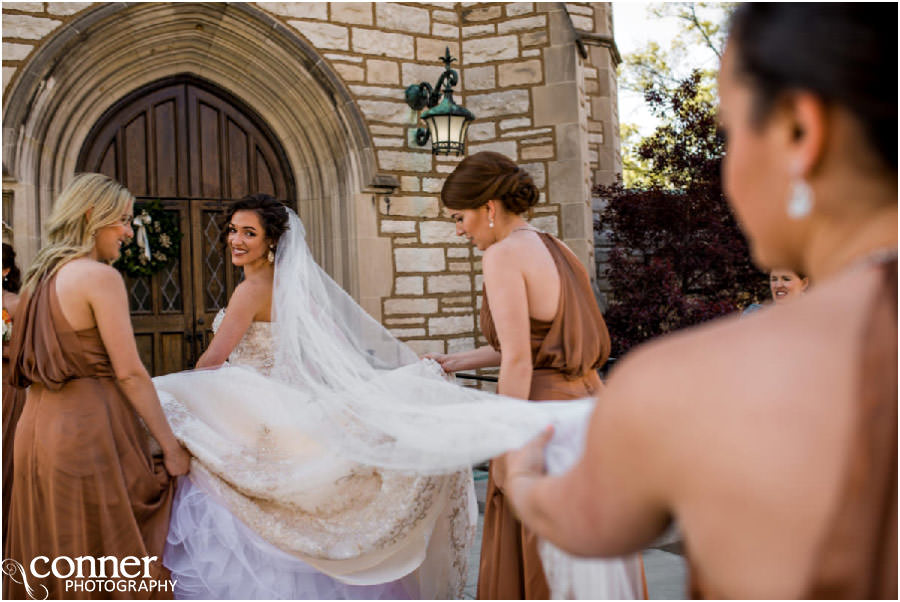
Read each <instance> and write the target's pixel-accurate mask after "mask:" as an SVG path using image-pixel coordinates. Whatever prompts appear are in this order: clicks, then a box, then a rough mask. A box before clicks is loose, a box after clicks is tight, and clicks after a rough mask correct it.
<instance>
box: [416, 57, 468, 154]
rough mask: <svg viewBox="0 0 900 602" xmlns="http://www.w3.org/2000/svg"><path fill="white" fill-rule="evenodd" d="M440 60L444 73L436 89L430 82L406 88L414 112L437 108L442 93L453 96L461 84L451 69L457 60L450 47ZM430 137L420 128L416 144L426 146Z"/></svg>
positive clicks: (428, 133)
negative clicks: (455, 87)
mask: <svg viewBox="0 0 900 602" xmlns="http://www.w3.org/2000/svg"><path fill="white" fill-rule="evenodd" d="M440 60H441V62H442V63H444V72H443V73H441V77H440V78H439V79H438V80H437V84H435V85H434V87H432V86H431V84H429V83H428V82H421V83H418V84H412V85H410V86H409V87H408V88H406V104H408V105H409V106H410V107H411V108H412V109H413V110H414V111H421V110H422V109H425V108H428V109H431V108H433V107H436V106H437V104H438V103H439V102H440V101H441V93H442V92H443V93H449V94H452V93H453V86H455V85H456V84H458V83H459V74H458V73H457V72H456V69H452V68H451V67H450V63H452V62H453V61H455V60H456V59H455V58H454V57H452V56H450V47H449V46H447V47H446V49H445V51H444V56H442V57H440ZM441 86H444V89H443V90H441ZM430 137H431V132H429V131H428V129H426V128H421V127H420V128H419V129H417V130H416V143H418V145H419V146H425V144H426V143H427V142H428V139H429V138H430Z"/></svg>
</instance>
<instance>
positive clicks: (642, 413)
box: [505, 365, 670, 556]
mask: <svg viewBox="0 0 900 602" xmlns="http://www.w3.org/2000/svg"><path fill="white" fill-rule="evenodd" d="M620 368H626V366H624V365H623V366H621V367H620ZM628 372H631V376H630V377H629V376H628ZM635 376H638V374H636V373H635V372H634V371H629V370H623V369H619V370H617V371H616V372H615V373H614V375H613V378H612V379H611V380H610V382H609V383H608V387H607V388H606V389H605V390H604V392H603V393H602V394H601V395H600V398H599V399H598V401H597V405H596V407H595V408H594V412H593V414H592V416H591V421H590V424H589V426H588V432H587V436H586V443H585V450H584V454H583V455H582V457H581V458H580V459H579V461H578V462H577V463H576V464H575V466H573V467H572V468H571V469H570V470H569V471H568V472H566V473H564V474H561V475H559V476H552V477H551V476H547V475H546V472H545V467H544V447H545V446H546V444H547V442H548V441H549V440H550V435H551V434H552V433H550V432H545V433H543V434H542V435H540V436H539V437H538V438H536V439H535V440H534V441H532V442H531V443H529V444H528V445H526V446H525V447H523V448H522V449H520V450H517V451H514V452H510V453H509V454H507V456H506V459H507V475H506V486H505V491H506V493H507V495H508V496H509V499H510V501H511V502H512V504H513V507H514V508H515V510H516V513H517V514H518V515H519V517H520V518H521V520H522V521H523V522H524V523H525V524H526V525H527V526H528V527H529V528H530V529H532V530H533V531H534V532H535V533H537V535H539V536H540V537H543V538H545V539H548V540H549V541H551V542H553V543H554V544H556V545H557V546H559V547H560V548H562V549H563V550H566V551H568V552H571V553H573V554H578V555H585V556H616V555H621V554H625V553H629V552H633V551H635V550H638V549H640V548H641V547H643V546H645V545H647V544H648V543H649V542H651V541H652V540H653V539H654V538H655V537H656V536H658V535H659V534H660V533H661V532H662V531H663V530H664V529H665V527H666V526H667V525H668V523H669V520H670V515H669V512H668V510H667V508H668V504H667V502H666V500H665V499H664V496H663V494H662V492H663V491H665V490H666V488H667V487H666V485H665V483H664V481H663V479H665V478H666V475H665V473H666V471H665V470H660V465H661V462H659V461H658V460H659V459H660V457H659V452H658V451H657V450H660V449H661V447H660V446H658V445H657V442H658V437H656V436H654V435H653V433H654V432H658V431H657V430H656V421H657V417H658V413H657V412H655V411H654V410H653V408H654V407H656V404H653V403H646V401H647V400H644V399H641V397H642V396H641V395H635V394H634V393H635V392H634V391H633V390H631V389H630V386H629V385H625V384H624V383H627V382H628V381H629V380H630V379H631V378H634V377H635ZM660 437H661V435H660Z"/></svg>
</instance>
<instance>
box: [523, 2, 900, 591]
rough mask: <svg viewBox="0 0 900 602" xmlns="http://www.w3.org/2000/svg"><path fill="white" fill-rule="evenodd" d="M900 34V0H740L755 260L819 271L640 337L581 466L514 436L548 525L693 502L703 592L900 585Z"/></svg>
mask: <svg viewBox="0 0 900 602" xmlns="http://www.w3.org/2000/svg"><path fill="white" fill-rule="evenodd" d="M896 40H897V6H896V5H893V4H854V3H846V4H843V3H813V4H809V3H787V2H785V3H778V2H773V3H758V4H756V3H754V4H743V5H741V6H739V7H738V8H737V10H736V12H735V14H734V16H733V21H732V25H731V32H730V34H729V38H728V42H727V45H726V48H725V52H724V54H723V56H722V61H721V65H720V70H719V80H718V93H719V111H718V113H719V114H718V119H719V122H720V124H721V126H722V128H723V130H724V133H725V135H726V139H727V144H726V153H725V156H724V164H723V185H724V189H725V194H726V195H727V197H728V201H729V203H730V204H731V207H732V209H733V210H734V212H735V214H736V216H737V218H738V221H739V222H740V224H741V227H742V229H743V231H744V232H745V234H746V235H747V237H748V240H749V242H750V246H751V250H752V253H753V258H754V261H755V263H756V264H757V265H758V266H759V267H760V268H762V269H772V268H776V267H780V268H786V269H790V270H791V271H793V272H796V273H802V274H805V275H808V276H809V277H810V279H811V280H813V281H814V282H815V283H816V286H815V288H814V289H811V290H810V291H809V292H807V293H805V294H804V295H802V296H800V297H798V298H796V299H795V300H793V301H792V302H790V303H786V304H777V305H775V306H774V307H771V308H770V309H768V310H766V311H762V312H758V313H755V314H753V315H752V316H751V317H748V318H746V319H743V320H741V319H738V317H737V316H735V317H730V318H723V319H719V320H716V321H713V322H710V323H708V324H705V325H702V326H699V327H696V328H693V329H690V330H686V331H684V332H680V333H677V334H674V335H670V336H666V337H662V338H660V339H659V340H656V341H653V342H651V343H649V344H647V345H645V346H643V347H641V348H639V349H636V350H634V351H632V352H631V353H629V355H628V357H626V358H625V359H624V360H623V361H622V363H620V364H619V365H617V366H616V369H615V370H614V371H613V373H612V374H611V375H610V378H609V380H608V381H607V388H606V389H605V390H604V392H603V393H602V394H601V395H600V396H599V398H598V401H597V404H596V407H595V410H594V413H593V415H592V417H591V422H590V427H589V431H588V439H587V446H586V448H585V449H584V452H583V454H582V455H581V457H580V458H579V459H578V461H577V462H576V463H575V465H574V467H573V468H572V469H571V470H569V471H568V472H565V473H563V474H558V475H555V476H546V475H545V474H544V459H543V449H542V447H543V445H542V443H543V441H545V440H546V437H547V434H545V435H544V438H541V439H538V440H536V441H535V442H533V443H532V444H531V445H529V446H527V447H526V448H525V449H523V450H519V451H516V452H513V453H512V454H509V456H508V457H509V458H510V460H509V464H510V468H509V470H510V474H509V476H508V480H509V487H508V490H509V492H510V497H511V498H512V500H513V503H514V505H515V507H516V510H517V511H518V513H519V515H520V516H521V517H522V519H523V521H524V522H525V524H527V525H529V526H530V527H531V528H533V529H534V530H535V531H537V532H538V533H539V534H540V535H541V536H542V537H546V538H548V539H549V540H550V541H552V542H554V543H556V544H557V545H559V546H560V547H562V548H563V549H565V550H568V551H570V552H572V553H577V554H582V555H600V556H610V555H617V554H622V553H627V552H631V551H634V550H638V549H640V548H641V547H642V546H644V545H646V544H647V543H648V542H650V541H651V540H652V539H653V538H654V537H656V536H657V535H658V534H660V533H661V532H662V531H663V530H664V529H665V528H666V526H667V524H668V523H670V522H671V521H672V520H673V519H675V520H677V521H678V524H679V527H680V530H681V532H682V535H683V538H684V543H685V549H686V551H687V556H688V558H689V567H690V587H691V594H692V595H693V596H702V597H710V598H749V599H760V598H807V599H808V598H829V599H831V598H849V599H889V600H890V599H896V598H897V138H896V135H897V53H896V50H897V41H896ZM548 434H549V433H548ZM623 460H625V461H623Z"/></svg>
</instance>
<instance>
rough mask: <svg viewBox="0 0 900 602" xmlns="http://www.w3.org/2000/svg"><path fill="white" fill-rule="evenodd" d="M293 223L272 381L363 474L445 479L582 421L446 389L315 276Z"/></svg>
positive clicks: (280, 265)
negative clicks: (301, 403) (310, 409)
mask: <svg viewBox="0 0 900 602" xmlns="http://www.w3.org/2000/svg"><path fill="white" fill-rule="evenodd" d="M288 213H289V216H290V225H289V228H288V230H287V232H285V234H284V235H282V237H281V240H280V241H279V244H278V251H277V254H276V259H275V283H274V293H273V302H272V307H273V320H274V321H275V322H276V323H277V325H278V327H277V330H276V333H275V367H274V369H273V372H272V375H273V377H275V378H277V379H278V380H280V381H281V382H283V383H285V384H288V385H290V386H291V387H293V388H296V389H299V390H303V391H306V392H307V393H309V395H310V396H311V397H312V398H313V399H314V400H315V402H314V403H315V405H316V406H317V410H318V412H319V413H320V414H319V416H320V418H321V421H320V422H319V423H318V425H317V428H318V436H319V437H320V440H321V441H322V442H323V443H330V444H334V449H339V450H340V452H339V453H340V454H342V455H344V456H345V457H347V458H348V459H352V460H354V461H356V462H360V463H362V464H367V465H371V466H378V467H381V468H388V469H393V470H404V471H415V472H417V473H426V474H435V473H437V474H439V473H447V472H451V471H454V470H459V469H461V468H464V467H466V466H471V465H472V464H473V463H476V462H480V461H483V460H486V459H488V458H490V457H493V456H496V455H498V454H500V453H502V452H504V451H506V450H508V449H511V448H514V447H517V446H519V445H521V444H523V443H525V442H526V441H527V440H528V439H529V438H530V437H533V436H534V435H536V434H537V433H538V432H539V431H540V429H541V428H542V427H543V426H546V425H547V424H548V423H549V422H550V421H551V420H553V419H554V418H555V419H557V420H558V419H561V418H562V417H564V416H565V415H569V414H580V415H583V414H584V408H583V407H581V408H580V409H579V408H578V406H577V404H576V405H572V404H569V403H565V404H551V406H553V407H552V408H551V407H550V406H546V407H540V406H539V405H538V404H528V403H525V402H523V401H521V400H517V399H510V398H502V397H498V396H496V395H493V394H489V393H485V392H482V391H478V390H474V389H467V388H463V387H460V386H458V385H456V384H454V383H452V382H448V381H447V380H446V379H444V378H443V377H442V373H441V370H440V367H439V366H438V365H437V364H436V363H435V362H433V361H430V360H419V359H418V357H416V355H415V353H413V351H412V350H411V349H410V348H409V347H408V346H407V345H405V344H404V343H402V342H400V341H398V340H397V339H396V338H394V337H393V336H392V335H391V334H390V332H388V331H387V329H385V328H384V327H383V326H382V325H381V324H380V323H378V321H376V320H375V319H373V318H372V317H371V316H370V315H369V314H368V313H366V311H365V310H364V309H363V308H362V307H360V306H359V305H358V304H357V303H356V302H355V301H354V300H353V299H352V298H351V297H350V296H349V295H348V294H347V293H346V292H344V290H343V289H342V288H341V287H340V286H338V284H337V283H336V282H334V280H332V279H331V278H330V277H329V276H328V274H326V273H325V271H324V270H323V269H322V268H321V267H319V265H318V264H317V263H316V262H315V261H314V260H313V257H312V254H311V253H310V251H309V247H308V246H307V244H306V241H305V238H304V229H303V225H302V224H301V222H300V219H299V218H298V217H297V215H296V214H295V213H294V212H293V211H290V210H288Z"/></svg>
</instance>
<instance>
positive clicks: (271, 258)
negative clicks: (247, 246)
mask: <svg viewBox="0 0 900 602" xmlns="http://www.w3.org/2000/svg"><path fill="white" fill-rule="evenodd" d="M266 259H268V260H269V263H275V251H274V247H269V254H268V255H266Z"/></svg>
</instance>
